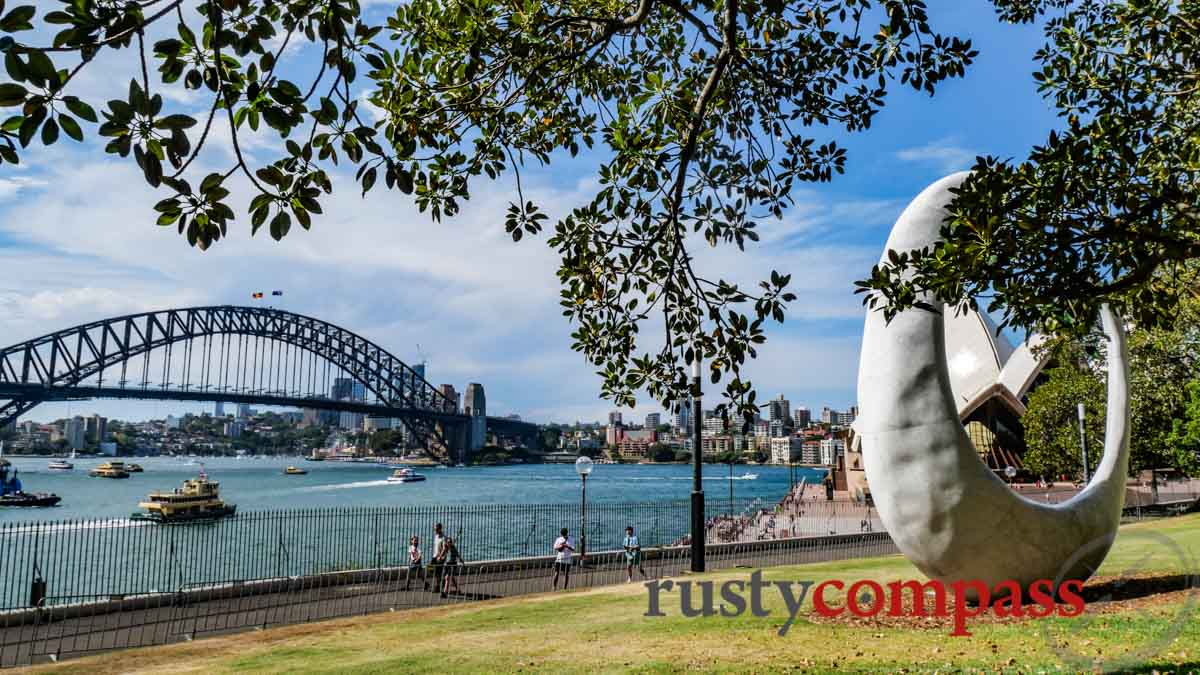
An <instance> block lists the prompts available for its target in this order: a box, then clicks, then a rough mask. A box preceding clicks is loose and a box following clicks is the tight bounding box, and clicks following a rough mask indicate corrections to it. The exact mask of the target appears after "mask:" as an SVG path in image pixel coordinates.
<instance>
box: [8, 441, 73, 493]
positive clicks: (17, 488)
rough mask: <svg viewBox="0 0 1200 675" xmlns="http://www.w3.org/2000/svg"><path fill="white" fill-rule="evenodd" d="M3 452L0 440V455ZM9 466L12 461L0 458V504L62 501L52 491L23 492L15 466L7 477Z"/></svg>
mask: <svg viewBox="0 0 1200 675" xmlns="http://www.w3.org/2000/svg"><path fill="white" fill-rule="evenodd" d="M3 454H4V443H3V442H0V455H3ZM11 466H12V463H11V462H9V461H8V460H7V459H3V458H0V506H25V507H29V506H55V505H57V504H58V503H59V502H61V501H62V497H59V496H58V495H56V494H53V493H46V492H33V493H30V492H25V490H24V488H23V487H21V479H19V478H17V470H16V469H15V468H14V469H12V476H11V477H9V475H8V472H9V468H10V467H11Z"/></svg>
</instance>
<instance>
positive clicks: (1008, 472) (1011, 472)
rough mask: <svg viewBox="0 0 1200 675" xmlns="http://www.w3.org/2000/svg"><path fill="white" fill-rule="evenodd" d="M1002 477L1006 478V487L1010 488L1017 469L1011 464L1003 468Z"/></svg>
mask: <svg viewBox="0 0 1200 675" xmlns="http://www.w3.org/2000/svg"><path fill="white" fill-rule="evenodd" d="M1004 475H1005V476H1008V486H1009V487H1012V482H1013V479H1014V478H1016V477H1017V467H1015V466H1013V465H1011V464H1010V465H1008V466H1006V467H1004Z"/></svg>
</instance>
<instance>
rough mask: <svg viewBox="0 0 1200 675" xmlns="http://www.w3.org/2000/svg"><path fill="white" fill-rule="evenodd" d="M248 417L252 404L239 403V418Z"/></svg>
mask: <svg viewBox="0 0 1200 675" xmlns="http://www.w3.org/2000/svg"><path fill="white" fill-rule="evenodd" d="M247 417H250V404H249V403H239V404H237V418H238V419H239V420H244V419H246V418H247Z"/></svg>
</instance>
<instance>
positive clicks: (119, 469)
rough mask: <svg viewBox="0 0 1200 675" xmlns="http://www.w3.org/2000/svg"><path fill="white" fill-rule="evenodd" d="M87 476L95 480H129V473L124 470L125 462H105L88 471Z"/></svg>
mask: <svg viewBox="0 0 1200 675" xmlns="http://www.w3.org/2000/svg"><path fill="white" fill-rule="evenodd" d="M88 475H89V476H92V477H95V478H129V471H127V470H126V469H125V462H105V463H103V464H101V465H100V466H98V467H96V468H94V469H92V470H91V471H89V472H88Z"/></svg>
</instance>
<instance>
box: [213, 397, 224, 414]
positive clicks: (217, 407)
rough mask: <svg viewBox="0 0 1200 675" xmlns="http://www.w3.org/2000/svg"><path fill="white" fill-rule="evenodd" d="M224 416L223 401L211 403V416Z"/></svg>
mask: <svg viewBox="0 0 1200 675" xmlns="http://www.w3.org/2000/svg"><path fill="white" fill-rule="evenodd" d="M224 416H225V402H224V401H217V402H216V403H215V404H214V405H213V417H224Z"/></svg>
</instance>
